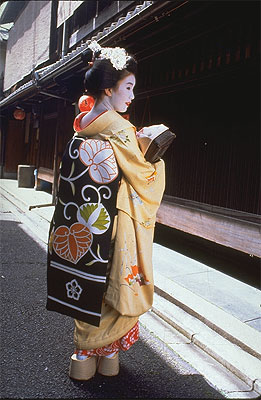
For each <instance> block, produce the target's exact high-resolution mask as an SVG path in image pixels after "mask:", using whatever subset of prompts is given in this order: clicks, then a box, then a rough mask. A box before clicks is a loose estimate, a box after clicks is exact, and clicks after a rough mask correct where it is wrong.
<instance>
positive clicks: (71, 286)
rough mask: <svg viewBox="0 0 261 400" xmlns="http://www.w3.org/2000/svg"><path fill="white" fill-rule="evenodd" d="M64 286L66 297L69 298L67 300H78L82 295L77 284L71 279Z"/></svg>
mask: <svg viewBox="0 0 261 400" xmlns="http://www.w3.org/2000/svg"><path fill="white" fill-rule="evenodd" d="M65 286H66V290H67V297H69V299H74V300H79V298H80V296H81V293H82V288H81V286H80V285H79V284H78V282H77V280H76V279H73V280H72V281H71V282H67V283H66V285H65Z"/></svg>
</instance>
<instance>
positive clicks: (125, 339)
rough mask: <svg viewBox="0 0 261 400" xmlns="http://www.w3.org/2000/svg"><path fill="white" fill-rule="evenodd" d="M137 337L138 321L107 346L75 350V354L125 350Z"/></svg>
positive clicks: (89, 354) (88, 355) (103, 353)
mask: <svg viewBox="0 0 261 400" xmlns="http://www.w3.org/2000/svg"><path fill="white" fill-rule="evenodd" d="M138 339H139V322H136V324H135V325H134V327H133V328H131V330H129V332H127V333H126V334H125V335H124V336H122V338H120V339H118V340H116V341H115V342H113V343H111V344H108V346H103V347H99V348H97V349H91V350H76V351H75V354H78V353H79V352H80V353H81V355H82V356H87V357H90V356H109V355H110V354H112V353H115V352H118V351H119V350H123V351H127V350H129V348H130V347H131V346H132V345H133V344H134V343H135V342H137V340H138Z"/></svg>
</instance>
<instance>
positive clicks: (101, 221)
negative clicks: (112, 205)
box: [92, 208, 110, 231]
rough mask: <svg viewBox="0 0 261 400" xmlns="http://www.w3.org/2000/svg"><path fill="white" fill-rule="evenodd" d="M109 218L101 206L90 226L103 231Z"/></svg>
mask: <svg viewBox="0 0 261 400" xmlns="http://www.w3.org/2000/svg"><path fill="white" fill-rule="evenodd" d="M109 221H110V220H109V218H108V213H107V212H106V210H105V209H104V208H101V211H100V214H99V217H98V218H97V220H96V221H95V222H94V224H92V226H93V227H94V228H97V229H99V230H100V231H103V230H105V229H106V228H107V226H106V225H107V224H108V223H109Z"/></svg>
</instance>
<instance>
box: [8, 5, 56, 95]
mask: <svg viewBox="0 0 261 400" xmlns="http://www.w3.org/2000/svg"><path fill="white" fill-rule="evenodd" d="M50 27H51V1H34V0H33V1H32V0H31V1H29V2H28V4H27V6H26V8H25V9H24V10H23V11H22V13H21V14H20V15H19V17H18V18H17V20H16V21H15V24H14V26H13V28H12V29H11V30H10V32H9V39H8V42H7V51H6V65H5V74H4V91H6V90H8V89H10V88H11V87H12V86H13V85H14V84H15V83H17V82H19V81H20V80H22V79H23V78H24V77H25V76H27V75H28V74H30V73H31V71H32V69H33V67H37V66H38V65H40V64H41V63H43V62H45V61H47V60H48V59H49V41H50Z"/></svg>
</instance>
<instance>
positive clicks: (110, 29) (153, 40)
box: [0, 1, 261, 257]
mask: <svg viewBox="0 0 261 400" xmlns="http://www.w3.org/2000/svg"><path fill="white" fill-rule="evenodd" d="M32 3H39V4H38V12H35V19H34V21H33V24H32V26H33V27H34V30H35V31H38V29H39V30H41V29H42V28H41V26H38V25H34V24H37V23H38V22H37V21H38V19H37V18H39V21H40V20H41V21H42V20H43V18H42V17H43V16H44V18H45V19H46V21H47V20H48V24H47V25H46V26H48V33H47V34H46V38H45V42H44V44H46V42H48V43H49V46H48V49H47V50H46V52H47V53H46V52H45V53H44V54H41V53H39V52H38V47H37V46H35V50H34V54H35V59H34V60H35V61H34V65H27V64H26V62H25V65H23V74H22V75H21V74H20V75H17V80H16V81H15V80H13V81H12V79H13V75H12V77H11V76H8V79H7V82H9V83H8V84H7V85H6V87H4V94H5V97H4V98H3V99H2V100H1V101H0V105H1V107H2V111H1V117H2V121H3V122H2V129H1V132H2V143H3V147H4V151H3V152H2V153H1V154H2V159H1V164H2V165H3V177H5V176H9V175H8V174H15V173H16V172H17V166H18V165H19V164H30V165H35V166H36V168H37V169H38V172H40V173H42V177H43V178H44V179H50V180H51V181H52V182H53V187H54V188H55V184H56V181H57V173H56V172H57V168H58V165H59V161H60V159H61V156H62V153H63V149H64V147H65V144H66V142H67V141H68V140H69V138H70V137H71V135H72V134H73V130H72V123H73V119H74V117H75V114H76V113H77V112H78V111H77V101H78V98H79V97H80V96H81V94H82V91H83V77H84V72H85V68H86V65H85V61H84V50H85V49H86V47H87V43H88V41H89V40H90V39H96V40H98V42H99V43H100V44H101V45H107V46H122V47H125V48H126V50H127V51H128V52H129V53H131V54H134V55H135V56H136V58H137V60H138V66H139V67H138V75H137V87H136V99H135V101H134V102H133V105H131V107H130V110H129V113H130V120H131V121H132V122H133V123H134V124H135V125H136V126H137V127H142V126H147V125H151V124H157V123H164V124H165V125H167V126H169V127H170V128H171V130H173V131H174V132H175V133H176V135H177V138H176V139H175V141H174V142H173V144H172V146H171V147H170V148H169V149H168V151H167V153H166V154H165V156H164V159H165V162H166V171H167V181H166V190H165V196H164V201H163V203H162V205H161V207H160V209H159V212H158V222H159V223H161V224H166V225H168V226H170V227H173V228H175V229H178V230H182V231H184V232H187V233H190V234H193V235H196V236H200V237H203V238H205V239H207V240H211V241H213V242H216V243H219V244H222V245H224V246H227V247H231V248H234V249H237V250H239V251H241V252H244V253H247V254H251V255H253V256H255V257H261V250H260V249H261V241H260V118H259V106H260V99H259V94H260V93H259V90H260V82H259V79H260V74H259V68H260V21H259V15H260V4H259V2H257V1H252V2H248V1H238V2H234V1H229V2H220V1H210V2H200V1H198V2H197V1H145V2H144V1H128V2H125V1H124V2H123V1H122V2H121V1H98V2H97V1H88V2H78V3H79V4H78V7H75V9H74V10H73V12H71V14H70V11H68V10H67V12H69V13H68V15H69V16H68V15H67V17H66V16H65V17H61V13H59V12H60V11H61V9H59V3H62V2H56V1H53V2H49V1H41V2H25V8H24V10H23V11H22V13H20V15H19V16H18V17H17V19H16V21H15V24H14V27H15V26H16V27H17V32H18V27H19V23H21V21H22V17H24V15H23V12H24V13H25V12H29V11H30V7H32ZM50 3H51V4H50ZM67 3H69V2H67ZM75 3H77V2H75ZM65 14H66V13H65ZM30 15H32V14H30ZM41 16H42V17H41ZM40 17H41V18H40ZM48 18H49V19H48ZM59 18H60V19H59ZM63 18H64V19H63ZM58 19H59V22H58ZM19 21H20V22H19ZM17 35H18V33H17ZM38 35H39V32H38ZM21 38H22V32H21V35H20V39H21ZM11 39H12V31H10V37H9V40H10V45H11V43H12V41H11ZM18 39H19V37H18V36H17V39H16V43H17V42H18ZM12 40H13V39H12ZM42 40H43V39H42ZM23 46H25V45H24V44H23ZM42 47H43V45H42ZM23 49H25V47H23ZM37 54H38V56H37V57H38V58H37V57H36V55H37ZM46 54H48V57H46ZM14 57H15V56H14V55H12V48H10V54H9V58H10V59H9V61H8V62H10V64H11V63H12V62H14ZM8 62H7V66H8ZM11 81H12V82H11ZM10 82H11V83H12V85H11V86H10ZM17 106H20V107H22V108H23V109H24V110H25V112H26V118H25V119H24V120H23V121H16V120H14V118H13V111H14V109H15V107H17ZM17 143H19V146H17Z"/></svg>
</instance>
